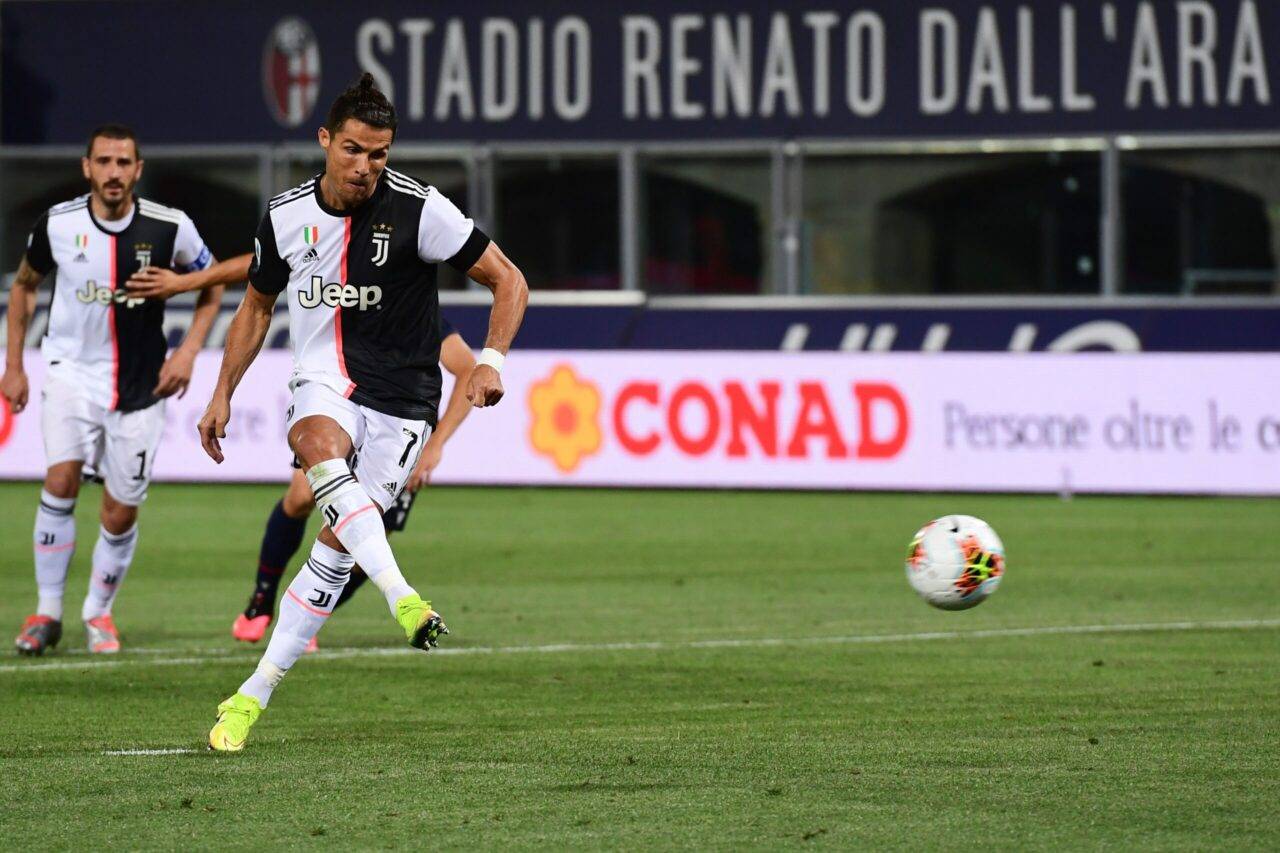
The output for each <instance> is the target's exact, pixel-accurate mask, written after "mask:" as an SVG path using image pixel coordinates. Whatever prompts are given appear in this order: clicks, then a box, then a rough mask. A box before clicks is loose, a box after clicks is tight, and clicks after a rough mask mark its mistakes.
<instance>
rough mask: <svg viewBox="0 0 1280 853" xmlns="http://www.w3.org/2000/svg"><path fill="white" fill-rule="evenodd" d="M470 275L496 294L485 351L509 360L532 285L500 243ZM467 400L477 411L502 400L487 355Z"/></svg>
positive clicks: (469, 386)
mask: <svg viewBox="0 0 1280 853" xmlns="http://www.w3.org/2000/svg"><path fill="white" fill-rule="evenodd" d="M467 275H469V276H470V277H471V278H472V279H473V280H474V281H478V282H479V283H480V284H483V285H484V286H485V287H487V288H489V290H490V291H492V292H493V307H492V308H491V309H489V335H488V337H486V338H485V341H484V348H485V349H486V350H496V351H497V352H498V353H499V354H500V356H505V355H506V354H507V351H508V350H510V349H511V342H512V341H513V340H515V337H516V332H517V331H519V329H520V322H521V321H522V320H523V319H524V309H525V306H526V305H528V304H529V285H528V283H526V282H525V280H524V273H522V272H520V269H519V268H518V267H517V266H516V265H515V264H513V263H511V260H510V259H509V258H508V257H507V256H506V255H504V254H503V253H502V250H501V249H499V248H498V244H497V243H492V242H491V243H489V245H488V247H487V248H485V250H484V254H483V255H481V256H480V260H478V261H476V263H475V265H474V266H473V267H471V269H470V270H468V272H467ZM467 399H468V400H470V401H471V405H473V406H477V407H478V406H492V405H494V404H496V403H497V402H498V401H499V400H501V399H502V380H501V379H500V378H499V376H498V369H497V368H496V367H494V366H493V365H491V364H486V363H485V354H483V353H482V354H481V363H480V364H477V365H476V366H475V369H473V370H472V371H471V377H470V378H469V379H468V381H467Z"/></svg>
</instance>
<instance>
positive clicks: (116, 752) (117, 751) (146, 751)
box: [102, 749, 195, 755]
mask: <svg viewBox="0 0 1280 853" xmlns="http://www.w3.org/2000/svg"><path fill="white" fill-rule="evenodd" d="M190 752H195V750H194V749H104V750H102V754H103V755H185V754H187V753H190Z"/></svg>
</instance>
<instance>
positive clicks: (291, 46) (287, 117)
mask: <svg viewBox="0 0 1280 853" xmlns="http://www.w3.org/2000/svg"><path fill="white" fill-rule="evenodd" d="M262 94H263V96H264V97H265V98H266V101H267V106H268V107H269V108H270V109H271V115H272V116H274V117H275V120H276V121H277V122H278V123H279V124H281V125H283V126H284V127H297V126H298V125H300V124H302V123H303V122H304V121H306V120H307V119H308V118H310V117H311V111H312V110H313V109H315V105H316V97H317V96H318V95H319V94H320V45H319V44H318V43H317V42H316V34H315V33H314V32H312V31H311V27H310V26H308V25H307V22H306V21H304V20H302V19H301V18H284V19H283V20H281V21H280V22H279V23H277V24H276V25H275V27H273V28H272V30H271V34H270V35H269V36H267V43H266V46H265V47H264V48H263V51H262Z"/></svg>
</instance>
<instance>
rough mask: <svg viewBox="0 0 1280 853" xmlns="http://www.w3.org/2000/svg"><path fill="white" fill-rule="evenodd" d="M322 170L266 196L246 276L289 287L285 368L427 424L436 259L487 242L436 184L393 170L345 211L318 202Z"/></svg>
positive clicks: (467, 264) (436, 333)
mask: <svg viewBox="0 0 1280 853" xmlns="http://www.w3.org/2000/svg"><path fill="white" fill-rule="evenodd" d="M320 177H321V176H319V175H317V176H316V177H314V178H311V179H310V180H307V181H304V182H303V183H301V184H299V185H298V186H297V187H294V188H293V189H292V190H289V191H288V192H284V193H281V194H280V195H278V196H276V197H275V198H274V199H272V200H271V203H270V204H269V205H268V208H267V212H266V214H265V215H264V216H263V217H262V223H261V225H259V227H258V236H257V239H256V240H255V241H254V260H253V265H252V266H251V267H250V269H249V281H250V282H251V283H252V285H253V287H254V288H256V289H257V290H259V291H261V292H262V293H268V294H277V293H280V292H281V291H284V290H286V289H287V290H288V300H289V333H290V336H291V338H292V341H293V363H294V370H293V378H292V381H291V384H296V383H298V382H323V383H325V384H326V385H328V386H329V387H331V388H333V389H334V390H335V391H337V392H338V393H339V394H342V395H344V396H346V397H348V398H349V399H351V400H352V401H354V402H356V403H359V404H360V405H362V406H368V407H369V408H371V409H373V410H375V411H378V412H382V413H384V414H388V415H393V416H395V417H401V418H411V419H414V420H426V421H427V422H428V423H430V424H431V425H432V426H434V425H435V422H436V412H437V409H438V407H439V404H440V340H441V337H440V305H439V300H438V298H437V292H436V264H437V263H439V262H441V261H444V262H447V263H449V264H450V265H451V266H453V267H456V268H457V269H459V270H462V271H463V272H466V271H467V270H469V269H471V267H472V266H474V265H475V262H476V261H478V260H479V259H480V256H481V255H482V254H484V250H485V249H486V248H487V247H488V245H489V238H488V237H487V236H485V234H484V232H482V231H481V230H480V229H479V228H477V227H476V226H475V224H474V223H473V222H472V221H471V220H470V219H468V218H467V217H465V216H463V215H462V213H461V212H460V211H459V210H458V208H457V207H455V206H454V204H453V202H451V201H449V199H447V198H445V197H444V196H443V195H442V194H441V193H440V192H439V191H438V190H437V189H435V188H434V187H430V186H427V185H425V184H422V183H419V182H418V181H416V180H414V179H413V178H410V177H408V176H406V175H403V174H401V173H399V172H396V171H393V170H391V169H385V170H384V171H383V173H382V176H381V177H380V178H379V179H378V186H377V187H376V188H375V189H374V192H373V195H372V196H370V197H369V199H368V200H367V201H366V202H364V204H362V205H360V206H359V207H358V208H355V209H352V210H345V211H339V210H335V209H333V208H331V207H329V205H327V204H325V201H324V198H323V197H322V196H321V194H320Z"/></svg>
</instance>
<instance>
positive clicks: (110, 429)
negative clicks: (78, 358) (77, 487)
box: [40, 362, 164, 506]
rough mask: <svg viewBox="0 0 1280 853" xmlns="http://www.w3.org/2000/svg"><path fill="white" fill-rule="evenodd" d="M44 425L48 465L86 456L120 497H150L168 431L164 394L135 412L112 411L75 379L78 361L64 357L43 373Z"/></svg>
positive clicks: (135, 500)
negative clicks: (149, 488)
mask: <svg viewBox="0 0 1280 853" xmlns="http://www.w3.org/2000/svg"><path fill="white" fill-rule="evenodd" d="M61 367H67V368H69V369H67V370H60V369H59V368H61ZM40 429H41V432H42V433H43V434H44V455H45V463H46V464H47V465H48V466H50V467H52V466H54V465H57V464H58V463H59V462H71V461H79V462H83V463H84V464H85V466H86V467H88V468H92V469H93V471H94V472H95V473H96V474H98V475H99V476H101V477H102V479H103V482H105V483H106V486H107V491H108V492H110V493H111V496H112V497H113V498H115V499H116V500H117V501H119V502H120V503H122V504H129V505H130V506H137V505H139V504H140V503H142V502H143V501H145V500H146V499H147V486H148V485H149V484H150V483H151V470H152V468H153V467H154V466H155V461H156V450H157V448H159V446H160V438H161V437H162V436H163V435H164V401H163V400H161V401H159V402H158V403H156V404H155V405H153V406H149V407H148V408H145V409H139V410H138V411H136V412H116V411H112V410H111V409H108V408H106V407H105V406H101V405H99V404H98V403H95V402H94V401H93V400H92V399H91V397H90V395H89V393H88V392H87V391H86V390H85V387H84V383H83V382H79V381H77V379H76V376H75V370H74V367H73V366H71V365H69V364H68V363H67V362H63V363H62V364H60V365H54V366H51V367H50V368H49V371H48V372H47V373H46V374H45V381H44V388H43V389H42V390H41V392H40Z"/></svg>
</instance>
